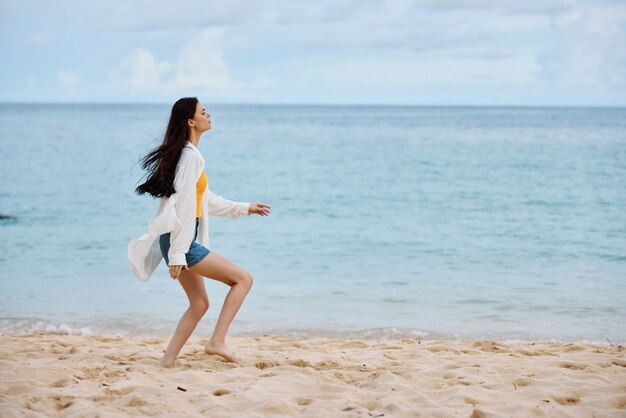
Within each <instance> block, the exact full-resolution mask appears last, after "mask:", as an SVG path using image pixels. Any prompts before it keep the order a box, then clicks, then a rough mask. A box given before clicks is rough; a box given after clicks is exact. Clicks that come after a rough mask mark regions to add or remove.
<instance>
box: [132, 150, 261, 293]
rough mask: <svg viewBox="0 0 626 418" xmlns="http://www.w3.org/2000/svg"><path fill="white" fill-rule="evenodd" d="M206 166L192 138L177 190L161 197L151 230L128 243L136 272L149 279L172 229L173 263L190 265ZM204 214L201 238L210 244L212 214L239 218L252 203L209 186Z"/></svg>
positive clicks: (181, 163) (180, 167)
mask: <svg viewBox="0 0 626 418" xmlns="http://www.w3.org/2000/svg"><path fill="white" fill-rule="evenodd" d="M203 170H204V158H203V157H202V153H201V152H200V150H199V149H198V148H197V147H196V146H195V145H194V144H193V143H191V142H189V141H187V144H186V145H185V147H184V148H183V151H182V152H181V155H180V159H179V161H178V165H177V166H176V173H175V177H174V190H176V193H174V194H172V195H171V196H170V197H169V198H168V197H161V198H160V202H159V207H158V210H157V213H156V215H155V216H154V217H153V218H152V220H151V221H150V223H149V224H148V230H147V231H146V233H145V234H143V235H142V236H140V237H139V238H135V239H132V240H130V242H129V243H128V260H129V261H130V266H131V269H132V271H133V274H134V275H135V276H136V277H137V278H139V279H141V280H144V281H146V280H148V279H149V278H150V277H151V276H152V273H153V272H154V270H155V269H156V268H157V266H158V265H159V263H160V262H161V259H162V258H163V256H162V255H161V247H160V245H159V237H160V236H161V235H162V234H166V233H168V232H170V234H171V235H170V249H169V252H168V254H167V256H168V258H169V262H170V265H185V266H186V265H187V261H186V259H185V254H186V253H187V252H189V247H190V246H191V243H192V241H193V236H194V232H195V227H196V209H197V207H196V184H197V182H198V179H199V178H200V176H201V175H202V171H203ZM201 207H202V217H201V218H200V219H199V220H198V236H197V238H196V240H197V242H198V243H199V244H201V245H203V246H205V247H207V248H209V215H213V216H224V217H228V218H239V217H242V216H244V215H248V210H249V208H250V203H248V202H234V201H232V200H228V199H224V198H223V197H221V196H218V195H216V194H214V193H212V192H211V191H210V190H209V185H208V178H207V187H206V190H205V191H204V194H203V196H202V203H201Z"/></svg>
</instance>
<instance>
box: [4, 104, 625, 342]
mask: <svg viewBox="0 0 626 418" xmlns="http://www.w3.org/2000/svg"><path fill="white" fill-rule="evenodd" d="M204 104H205V107H206V108H207V110H208V111H209V112H210V113H211V115H212V121H213V126H214V128H213V129H212V130H211V131H209V132H207V133H205V135H204V136H203V137H202V140H201V142H200V147H199V148H200V150H201V151H202V153H203V155H204V156H205V160H206V162H207V165H206V172H207V175H208V177H209V181H210V187H211V190H212V191H213V192H215V193H217V194H219V195H222V196H224V197H226V198H229V199H233V200H240V201H252V202H255V201H257V202H264V203H267V204H269V205H271V206H272V213H271V215H270V216H268V217H260V216H256V215H254V216H249V217H245V218H241V219H227V218H218V217H212V218H211V220H210V223H211V227H210V228H211V238H210V240H211V250H212V251H215V252H218V253H219V254H221V255H223V256H224V257H226V258H228V259H230V260H231V261H233V262H235V263H236V264H238V265H240V266H241V267H243V268H245V269H246V270H248V271H249V272H250V273H252V275H253V276H254V278H255V283H254V285H253V288H252V290H251V292H250V294H249V295H248V297H247V299H246V300H245V302H244V304H243V306H242V307H241V309H240V311H239V314H238V315H237V317H236V319H235V321H234V322H233V324H232V325H231V328H230V332H229V335H233V336H237V335H239V336H244V335H262V334H269V333H277V332H280V333H285V334H290V335H294V336H321V335H340V336H344V337H348V338H356V337H358V338H370V337H374V338H385V337H399V336H421V337H423V338H426V339H431V338H433V339H434V338H450V339H456V338H499V339H503V340H529V339H533V340H560V341H569V340H584V341H599V342H606V341H607V340H608V341H611V342H613V343H615V342H624V341H626V304H625V303H624V301H625V300H626V287H625V286H624V284H625V282H626V109H623V108H613V109H610V108H607V109H600V108H595V109H588V108H495V107H493V108H489V107H375V106H252V105H250V106H234V105H229V106H225V105H212V104H211V103H208V102H205V103H204ZM169 110H170V105H42V104H20V105H12V104H11V105H10V104H3V105H0V151H1V155H2V165H1V166H0V178H1V179H2V181H1V182H0V213H1V214H5V215H14V216H17V219H15V220H0V234H1V239H0V271H1V272H2V273H1V274H0V277H1V278H0V295H1V296H0V297H1V303H0V329H1V330H4V331H7V330H11V331H44V332H71V333H99V332H102V333H115V334H119V335H171V333H172V332H173V330H174V328H175V326H176V323H177V321H178V319H179V318H180V316H181V315H182V313H183V312H184V311H185V309H186V308H187V299H186V297H185V295H184V292H183V290H182V288H181V287H180V284H179V283H178V282H177V281H174V280H171V279H170V278H169V276H168V274H167V270H166V268H165V265H164V263H162V264H161V266H160V267H159V268H158V269H157V272H156V273H155V275H154V276H153V277H152V278H151V279H150V281H148V282H147V283H144V282H141V281H140V280H138V279H136V278H135V277H134V276H133V275H132V274H131V271H130V268H129V265H128V261H127V259H126V246H127V243H128V240H129V239H131V238H134V237H137V236H139V235H141V234H142V233H143V232H144V231H145V229H146V226H147V223H148V221H149V220H150V218H151V217H152V216H153V214H154V212H155V210H156V206H157V201H155V200H153V199H151V198H150V197H140V196H137V195H135V194H134V191H133V190H134V188H135V186H136V185H137V184H138V181H139V180H140V178H141V176H142V174H143V173H142V171H141V169H140V167H139V165H138V164H137V163H138V160H139V158H140V157H141V156H143V155H144V154H145V153H146V152H147V151H148V150H150V149H151V148H152V147H153V146H155V145H156V144H157V143H158V142H159V141H160V138H161V135H162V133H163V132H164V130H165V126H166V123H167V118H168V116H169ZM206 286H207V292H208V294H209V301H210V305H211V307H210V309H209V311H208V313H207V314H206V316H205V317H204V318H203V320H202V321H201V323H200V325H199V326H198V329H197V330H196V334H197V335H204V336H207V337H208V336H210V335H211V332H212V329H213V325H214V323H215V320H216V319H217V315H218V313H219V309H220V308H221V305H222V302H223V299H224V296H225V295H226V292H227V291H228V287H227V286H226V285H224V284H222V283H220V282H217V281H213V280H207V281H206Z"/></svg>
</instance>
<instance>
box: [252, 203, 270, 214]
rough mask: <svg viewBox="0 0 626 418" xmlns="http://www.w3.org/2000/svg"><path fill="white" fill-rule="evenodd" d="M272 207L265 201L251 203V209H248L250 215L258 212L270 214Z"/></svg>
mask: <svg viewBox="0 0 626 418" xmlns="http://www.w3.org/2000/svg"><path fill="white" fill-rule="evenodd" d="M270 209H271V207H270V206H268V205H266V204H265V203H261V202H257V203H250V209H248V215H252V214H253V213H257V214H259V215H261V216H267V215H269V214H270Z"/></svg>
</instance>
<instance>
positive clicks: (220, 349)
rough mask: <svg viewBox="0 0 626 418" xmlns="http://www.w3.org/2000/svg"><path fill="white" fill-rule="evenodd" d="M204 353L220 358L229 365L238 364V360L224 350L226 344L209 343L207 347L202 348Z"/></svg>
mask: <svg viewBox="0 0 626 418" xmlns="http://www.w3.org/2000/svg"><path fill="white" fill-rule="evenodd" d="M204 352H205V353H207V354H211V355H216V356H220V357H222V358H224V359H225V360H226V361H228V362H230V363H237V364H239V359H237V357H235V356H233V355H232V354H231V353H230V351H228V349H227V348H226V344H224V343H222V344H219V343H212V342H209V343H208V344H207V345H205V346H204Z"/></svg>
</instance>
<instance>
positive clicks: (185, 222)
mask: <svg viewBox="0 0 626 418" xmlns="http://www.w3.org/2000/svg"><path fill="white" fill-rule="evenodd" d="M201 174H202V162H201V161H200V158H199V157H198V156H197V155H194V154H188V155H187V156H184V157H183V155H181V161H180V162H179V164H178V166H177V167H176V175H175V178H174V189H175V190H176V193H174V194H173V195H172V196H171V197H174V198H175V202H174V210H175V212H176V216H177V217H178V220H179V222H180V226H179V227H178V228H174V229H173V230H172V231H171V233H170V249H169V252H168V258H169V263H170V266H172V265H174V266H187V260H186V258H185V254H186V253H188V252H189V247H190V246H191V242H192V241H193V235H194V232H195V227H196V183H197V181H198V179H199V178H200V175H201Z"/></svg>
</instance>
